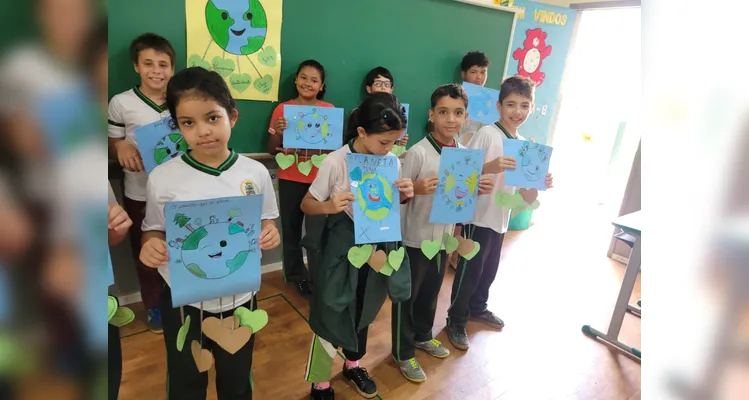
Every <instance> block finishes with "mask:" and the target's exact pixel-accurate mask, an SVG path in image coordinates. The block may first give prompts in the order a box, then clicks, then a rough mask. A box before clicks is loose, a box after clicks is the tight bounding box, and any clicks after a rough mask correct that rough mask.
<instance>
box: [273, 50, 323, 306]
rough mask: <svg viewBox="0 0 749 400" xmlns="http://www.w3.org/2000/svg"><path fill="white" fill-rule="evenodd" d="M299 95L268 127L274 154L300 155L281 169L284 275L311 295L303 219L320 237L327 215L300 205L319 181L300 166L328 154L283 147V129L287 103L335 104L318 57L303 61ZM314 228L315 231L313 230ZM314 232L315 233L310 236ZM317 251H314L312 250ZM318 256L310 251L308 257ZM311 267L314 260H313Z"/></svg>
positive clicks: (313, 170) (314, 172)
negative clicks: (308, 211) (328, 96)
mask: <svg viewBox="0 0 749 400" xmlns="http://www.w3.org/2000/svg"><path fill="white" fill-rule="evenodd" d="M294 84H295V85H296V93H297V96H296V97H295V98H293V99H291V100H288V101H285V102H283V103H281V104H279V105H278V106H277V107H276V108H275V109H274V110H273V115H272V116H271V126H270V128H269V129H268V133H270V137H269V138H268V152H269V153H271V154H274V155H275V154H277V153H284V154H287V155H288V154H298V157H297V162H296V163H294V164H292V165H291V166H289V167H288V168H286V169H282V168H279V169H278V194H279V197H280V199H281V213H282V214H283V218H282V219H281V232H282V234H283V275H284V280H285V281H286V282H293V283H294V284H296V285H297V288H298V289H299V291H300V293H301V294H302V295H303V296H309V295H310V294H311V288H310V284H309V280H308V274H307V269H306V268H305V266H304V258H303V257H302V247H301V242H302V222H304V221H305V219H306V223H305V224H304V225H305V229H306V230H307V233H308V235H309V236H310V238H312V237H317V236H319V232H318V229H316V227H321V226H322V225H323V224H324V222H323V221H324V217H319V216H317V217H316V216H309V215H308V216H306V217H305V215H304V213H302V210H301V209H300V208H299V205H300V204H301V202H302V199H303V198H304V195H305V194H306V193H307V190H309V187H310V184H311V183H312V181H314V180H315V176H317V171H318V169H317V168H316V167H315V166H314V165H312V166H311V167H310V169H309V171H306V172H307V173H306V174H304V173H302V172H300V170H299V168H298V167H297V165H298V164H299V163H303V162H305V161H308V160H310V157H311V156H313V155H319V154H322V153H325V151H321V150H312V151H311V152H310V151H307V150H304V151H303V152H298V151H297V150H296V149H285V148H283V147H282V146H283V131H284V129H286V127H287V126H288V121H286V118H284V116H283V115H284V106H285V105H287V104H288V105H300V106H317V107H334V105H333V104H331V103H328V102H325V101H323V100H322V99H323V97H325V68H323V66H322V64H320V63H319V62H317V61H315V60H307V61H303V62H302V63H301V64H299V68H298V69H297V72H296V78H295V81H294ZM310 231H312V232H310ZM310 233H312V234H311V235H310ZM310 253H313V252H310ZM311 256H314V255H313V254H308V258H310V257H311ZM308 261H310V266H312V265H313V264H314V263H313V262H312V261H313V260H312V259H308Z"/></svg>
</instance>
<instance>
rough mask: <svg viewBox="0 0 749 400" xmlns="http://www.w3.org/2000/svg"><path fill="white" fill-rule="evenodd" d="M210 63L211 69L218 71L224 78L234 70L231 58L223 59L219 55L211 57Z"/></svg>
mask: <svg viewBox="0 0 749 400" xmlns="http://www.w3.org/2000/svg"><path fill="white" fill-rule="evenodd" d="M211 65H212V66H213V70H214V71H216V72H218V74H219V75H221V77H222V78H224V79H226V77H228V76H229V75H231V73H232V72H234V61H232V60H231V58H227V59H223V58H221V57H219V56H216V57H213V61H212V62H211Z"/></svg>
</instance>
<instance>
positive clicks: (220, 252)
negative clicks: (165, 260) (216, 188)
mask: <svg viewBox="0 0 749 400" xmlns="http://www.w3.org/2000/svg"><path fill="white" fill-rule="evenodd" d="M262 205H263V195H251V196H239V197H225V198H219V199H209V200H196V201H175V202H169V203H167V204H166V206H165V207H164V209H165V218H166V240H167V245H168V248H169V278H170V280H171V288H172V305H173V306H174V307H179V306H183V305H185V304H190V303H198V302H200V301H205V300H212V299H215V298H218V297H223V296H232V295H236V294H240V293H245V292H253V291H257V290H260V247H259V242H258V240H259V237H260V215H261V213H262Z"/></svg>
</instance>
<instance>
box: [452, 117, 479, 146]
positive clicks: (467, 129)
mask: <svg viewBox="0 0 749 400" xmlns="http://www.w3.org/2000/svg"><path fill="white" fill-rule="evenodd" d="M483 127H484V124H483V123H481V122H478V121H470V120H466V121H465V122H464V123H463V127H462V128H460V132H458V137H456V138H455V140H457V141H458V143H460V144H461V145H463V146H468V143H469V142H470V141H471V139H472V138H473V136H474V135H475V134H476V132H478V131H479V129H481V128H483Z"/></svg>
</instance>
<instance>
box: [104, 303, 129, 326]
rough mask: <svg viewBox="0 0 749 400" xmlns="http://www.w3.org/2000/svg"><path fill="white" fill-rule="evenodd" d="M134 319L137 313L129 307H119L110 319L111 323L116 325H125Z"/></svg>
mask: <svg viewBox="0 0 749 400" xmlns="http://www.w3.org/2000/svg"><path fill="white" fill-rule="evenodd" d="M134 319H135V314H134V313H133V311H132V310H131V309H129V308H127V307H119V308H118V309H117V312H115V313H114V315H113V316H112V319H110V320H109V323H110V324H112V325H114V326H124V325H127V324H129V323H131V322H133V320H134Z"/></svg>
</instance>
